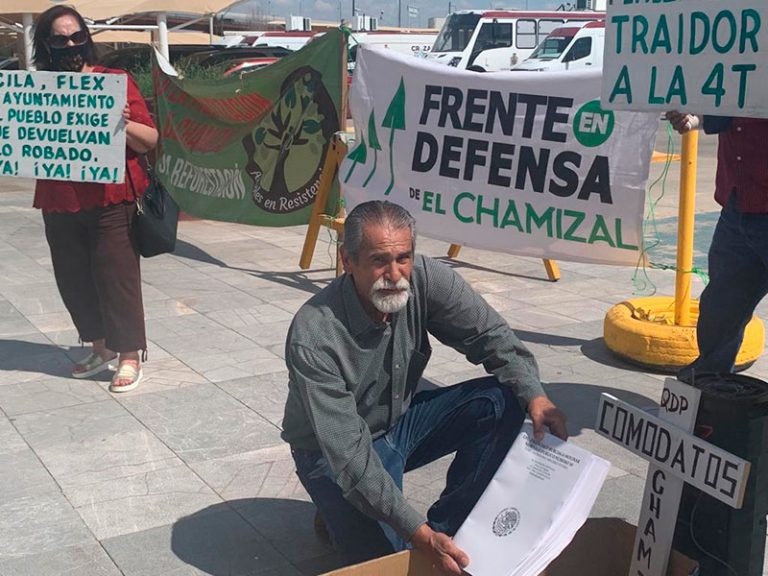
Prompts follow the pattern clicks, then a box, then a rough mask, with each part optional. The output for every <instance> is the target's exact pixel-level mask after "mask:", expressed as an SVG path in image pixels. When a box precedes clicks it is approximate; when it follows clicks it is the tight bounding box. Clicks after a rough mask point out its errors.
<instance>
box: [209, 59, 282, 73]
mask: <svg viewBox="0 0 768 576" xmlns="http://www.w3.org/2000/svg"><path fill="white" fill-rule="evenodd" d="M278 60H279V58H249V59H248V60H242V61H240V62H236V63H234V66H232V67H231V68H228V69H227V70H226V71H225V72H224V74H222V76H231V75H232V74H240V73H244V72H253V71H254V70H260V69H262V68H266V67H267V66H269V65H270V64H274V63H275V62H277V61H278Z"/></svg>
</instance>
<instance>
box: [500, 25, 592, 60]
mask: <svg viewBox="0 0 768 576" xmlns="http://www.w3.org/2000/svg"><path fill="white" fill-rule="evenodd" d="M604 47H605V21H604V20H599V21H596V22H588V23H586V24H580V25H575V26H563V27H560V28H557V29H556V30H553V31H552V32H551V33H550V34H549V36H547V37H546V38H545V39H544V41H543V42H542V43H541V44H539V46H538V47H537V48H536V50H534V51H533V54H531V55H530V56H529V57H528V58H526V59H525V60H523V61H522V62H521V63H520V64H518V65H517V66H515V67H514V68H513V70H528V71H543V70H578V69H584V68H602V67H603V48H604Z"/></svg>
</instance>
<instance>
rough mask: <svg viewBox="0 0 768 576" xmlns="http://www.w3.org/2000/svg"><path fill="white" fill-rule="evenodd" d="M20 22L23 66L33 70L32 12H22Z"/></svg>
mask: <svg viewBox="0 0 768 576" xmlns="http://www.w3.org/2000/svg"><path fill="white" fill-rule="evenodd" d="M21 23H22V25H23V26H24V66H26V68H27V70H35V64H34V62H33V61H32V25H33V19H32V14H23V15H22V17H21Z"/></svg>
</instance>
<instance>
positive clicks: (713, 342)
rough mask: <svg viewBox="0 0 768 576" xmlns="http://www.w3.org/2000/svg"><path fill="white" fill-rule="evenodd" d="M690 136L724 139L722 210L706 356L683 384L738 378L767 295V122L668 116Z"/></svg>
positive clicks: (706, 319) (703, 311)
mask: <svg viewBox="0 0 768 576" xmlns="http://www.w3.org/2000/svg"><path fill="white" fill-rule="evenodd" d="M667 119H668V120H669V121H670V122H671V123H672V127H673V128H675V130H677V131H678V132H679V133H681V134H684V133H685V132H688V131H690V130H693V129H696V128H698V127H699V125H700V124H701V125H702V128H703V129H704V132H705V133H707V134H717V135H718V146H717V175H716V183H715V200H716V201H717V202H718V204H720V205H721V206H722V210H721V212H720V219H719V220H718V222H717V227H716V228H715V234H714V236H713V238H712V244H711V245H710V248H709V283H708V284H707V286H706V288H704V291H703V292H702V294H701V299H700V302H699V320H698V322H697V325H696V336H697V339H698V344H699V357H698V358H697V359H696V360H695V361H694V362H693V363H692V364H690V365H688V366H686V367H684V368H683V369H682V370H681V371H680V372H679V373H678V378H679V379H680V380H683V381H687V382H690V381H691V380H692V378H695V377H696V374H705V373H718V374H728V373H733V372H734V369H735V363H736V355H737V354H738V351H739V348H740V347H741V342H742V339H743V337H744V329H745V327H746V325H747V324H748V323H749V321H750V320H751V318H752V314H753V313H754V311H755V308H756V307H757V305H758V304H759V303H760V301H761V300H762V299H763V297H764V296H765V295H766V294H767V293H768V157H767V156H766V155H765V149H764V148H763V146H765V143H766V142H767V141H768V120H767V119H759V118H730V117H721V116H703V117H701V118H700V117H698V116H694V115H691V114H685V113H681V112H668V113H667Z"/></svg>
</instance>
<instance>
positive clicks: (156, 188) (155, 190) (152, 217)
mask: <svg viewBox="0 0 768 576" xmlns="http://www.w3.org/2000/svg"><path fill="white" fill-rule="evenodd" d="M126 173H127V174H128V180H129V181H130V183H131V190H133V197H134V198H135V199H136V209H137V212H136V222H135V224H134V233H135V235H136V245H137V246H138V248H139V254H141V255H142V256H144V257H145V258H150V257H152V256H157V255H158V254H165V253H167V252H173V251H174V249H175V248H176V230H177V228H178V224H179V205H178V204H176V201H175V200H174V199H173V198H171V195H170V194H168V191H167V190H166V189H165V188H164V187H163V185H162V184H161V183H160V180H158V178H157V176H156V175H155V173H154V171H153V170H152V167H151V166H149V165H147V175H148V176H149V185H148V186H147V189H146V190H145V191H144V194H143V195H142V196H141V198H139V196H138V195H137V194H136V188H134V186H133V178H131V172H130V170H128V169H127V167H126Z"/></svg>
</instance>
